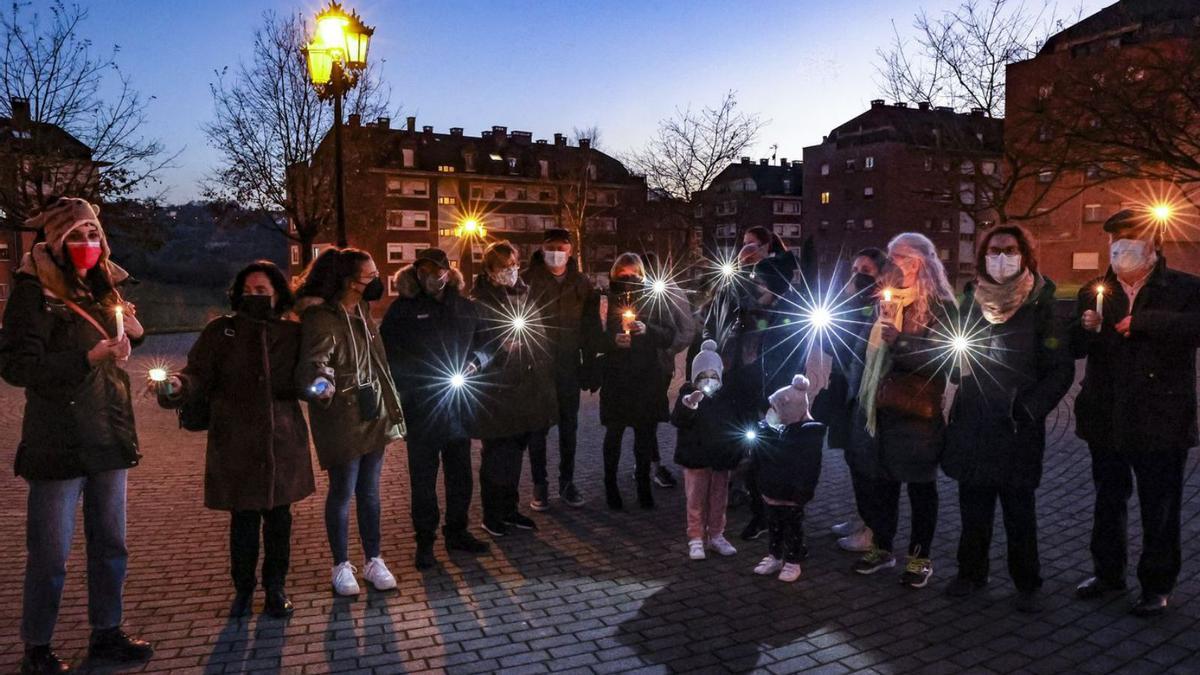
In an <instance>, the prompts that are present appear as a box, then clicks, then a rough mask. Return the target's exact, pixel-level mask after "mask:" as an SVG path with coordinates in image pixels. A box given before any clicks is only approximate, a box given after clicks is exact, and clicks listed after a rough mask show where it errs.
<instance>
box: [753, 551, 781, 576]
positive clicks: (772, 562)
mask: <svg viewBox="0 0 1200 675" xmlns="http://www.w3.org/2000/svg"><path fill="white" fill-rule="evenodd" d="M781 569H783V561H782V560H780V559H779V558H776V557H775V556H773V555H769V556H767V557H765V558H763V559H762V560H760V561H759V562H758V565H757V566H756V567H755V568H754V573H755V574H761V575H763V576H764V577H765V576H769V575H772V574H775V573H776V572H778V571H779V570H781Z"/></svg>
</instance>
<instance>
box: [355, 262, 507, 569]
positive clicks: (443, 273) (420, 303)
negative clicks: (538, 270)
mask: <svg viewBox="0 0 1200 675" xmlns="http://www.w3.org/2000/svg"><path fill="white" fill-rule="evenodd" d="M393 285H394V287H395V289H396V291H397V293H398V294H399V297H397V298H396V299H395V300H394V301H393V302H392V305H391V307H388V310H387V314H385V315H384V317H383V321H382V322H381V323H380V324H379V332H380V335H381V336H382V337H383V345H384V348H385V349H386V351H387V357H388V364H389V366H390V369H391V371H392V378H393V379H394V380H395V382H396V390H397V392H399V394H400V403H401V406H402V407H403V408H404V412H405V420H406V422H407V425H408V435H407V437H406V439H405V440H406V441H407V445H408V471H409V482H410V484H411V486H412V519H413V529H414V530H416V539H417V556H416V561H415V562H416V566H417V569H428V568H431V567H433V566H434V565H435V564H436V560H435V559H434V556H433V542H434V540H435V539H436V537H437V526H438V520H439V519H440V518H441V512H440V511H439V509H438V501H437V500H438V497H437V475H438V465H439V464H441V463H444V464H445V475H444V477H443V482H444V484H445V487H446V523H445V526H444V527H443V535H444V536H445V538H446V548H447V549H449V550H458V551H465V552H467V553H473V554H479V553H486V552H487V551H488V549H489V547H488V545H487V544H486V543H485V542H481V541H479V540H478V539H476V538H475V537H474V536H472V535H471V533H470V532H468V531H467V512H468V511H469V509H470V506H471V493H472V491H473V483H474V481H473V479H472V477H471V436H472V434H473V428H474V419H475V415H476V414H477V412H478V411H477V410H476V409H475V406H476V405H478V404H479V402H480V399H479V396H478V394H479V388H478V386H477V384H476V383H475V382H474V380H473V377H474V375H475V374H476V373H478V372H479V370H480V369H482V368H483V367H485V366H486V365H487V363H488V361H489V356H488V354H487V352H486V351H485V350H484V344H485V341H486V338H485V336H484V335H483V330H484V324H483V322H482V321H481V320H480V318H479V311H478V309H477V308H476V306H475V303H473V302H471V300H470V299H469V298H466V297H464V296H463V295H462V288H463V278H462V274H461V273H459V271H458V270H455V269H451V268H450V261H449V260H448V259H447V258H446V254H445V252H443V251H441V250H440V249H436V248H427V249H422V250H421V251H418V252H417V260H416V262H415V263H413V264H412V265H410V266H408V267H405V268H403V269H401V270H400V271H399V272H397V273H396V278H395V280H394V281H393Z"/></svg>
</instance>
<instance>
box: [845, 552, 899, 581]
mask: <svg viewBox="0 0 1200 675" xmlns="http://www.w3.org/2000/svg"><path fill="white" fill-rule="evenodd" d="M895 566H896V556H894V555H892V552H891V551H885V550H883V549H881V548H877V547H875V546H872V547H871V550H869V551H867V552H866V553H864V554H863V557H861V558H859V559H858V560H856V561H854V566H853V569H854V571H855V572H858V573H859V574H875V573H876V572H878V571H879V570H882V569H888V568H890V567H895Z"/></svg>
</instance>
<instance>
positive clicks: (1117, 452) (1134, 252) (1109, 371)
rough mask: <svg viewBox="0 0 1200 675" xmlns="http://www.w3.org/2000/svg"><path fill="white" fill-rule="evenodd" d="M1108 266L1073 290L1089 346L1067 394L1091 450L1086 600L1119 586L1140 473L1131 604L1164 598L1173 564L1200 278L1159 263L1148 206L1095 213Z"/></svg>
mask: <svg viewBox="0 0 1200 675" xmlns="http://www.w3.org/2000/svg"><path fill="white" fill-rule="evenodd" d="M1104 230H1105V232H1108V233H1109V236H1110V239H1111V249H1110V267H1109V270H1108V273H1107V274H1106V275H1105V276H1103V277H1100V278H1098V279H1096V280H1094V281H1093V282H1091V283H1089V284H1087V285H1085V286H1084V287H1083V288H1082V289H1081V290H1080V292H1079V307H1080V309H1082V310H1084V311H1083V312H1082V314H1081V317H1080V320H1079V322H1078V323H1077V325H1076V326H1075V327H1074V330H1073V335H1072V343H1073V348H1074V352H1075V357H1076V358H1083V357H1087V370H1086V374H1085V376H1084V379H1083V389H1082V390H1081V391H1080V392H1079V396H1078V397H1076V399H1075V416H1076V429H1075V432H1076V434H1077V435H1078V436H1079V437H1080V438H1082V439H1083V440H1085V441H1087V443H1088V447H1089V448H1090V449H1091V453H1092V479H1093V480H1094V481H1095V484H1096V507H1095V522H1094V524H1093V529H1092V543H1091V550H1092V558H1093V560H1094V563H1095V575H1094V576H1092V577H1090V578H1088V579H1087V580H1085V581H1084V582H1083V583H1081V584H1080V585H1079V586H1078V588H1076V591H1075V593H1076V595H1077V596H1078V597H1079V598H1081V599H1084V600H1091V599H1098V598H1102V597H1105V596H1107V595H1109V594H1111V593H1116V592H1120V591H1123V590H1124V589H1125V567H1126V527H1127V522H1126V521H1127V506H1128V502H1129V497H1130V496H1131V495H1132V493H1133V486H1134V478H1135V477H1136V479H1137V492H1138V500H1139V502H1140V503H1141V513H1142V542H1143V546H1142V556H1141V559H1140V560H1139V561H1138V570H1137V574H1138V581H1139V582H1140V584H1141V597H1140V598H1139V600H1138V601H1137V602H1136V603H1135V604H1134V606H1133V608H1132V613H1133V614H1136V615H1138V616H1154V615H1158V614H1162V613H1163V612H1165V611H1166V609H1167V604H1168V601H1169V599H1170V594H1171V591H1172V590H1173V589H1174V587H1175V582H1176V579H1177V577H1178V576H1179V569H1180V566H1181V554H1180V544H1179V510H1180V502H1181V498H1182V493H1183V477H1184V465H1185V462H1186V460H1187V452H1188V449H1189V448H1190V447H1192V446H1194V445H1196V442H1197V433H1196V376H1195V373H1196V348H1197V346H1200V278H1197V277H1195V276H1192V275H1189V274H1184V273H1182V272H1178V271H1176V270H1172V269H1169V268H1168V267H1167V261H1166V260H1165V259H1164V258H1163V257H1162V250H1161V243H1162V237H1161V234H1160V233H1159V232H1158V231H1157V225H1156V224H1155V223H1154V222H1153V220H1152V219H1151V218H1150V217H1149V214H1145V213H1138V212H1135V211H1131V210H1124V211H1121V212H1120V213H1117V214H1116V215H1114V216H1113V217H1112V218H1109V219H1108V221H1107V222H1106V223H1105V224H1104Z"/></svg>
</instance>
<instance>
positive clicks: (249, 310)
mask: <svg viewBox="0 0 1200 675" xmlns="http://www.w3.org/2000/svg"><path fill="white" fill-rule="evenodd" d="M238 311H239V312H241V313H242V314H245V315H246V316H248V317H250V318H251V319H256V320H258V321H266V320H268V319H270V318H271V317H272V315H273V314H274V313H275V307H274V303H272V301H271V296H269V295H243V296H242V299H241V301H240V302H239V303H238Z"/></svg>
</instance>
